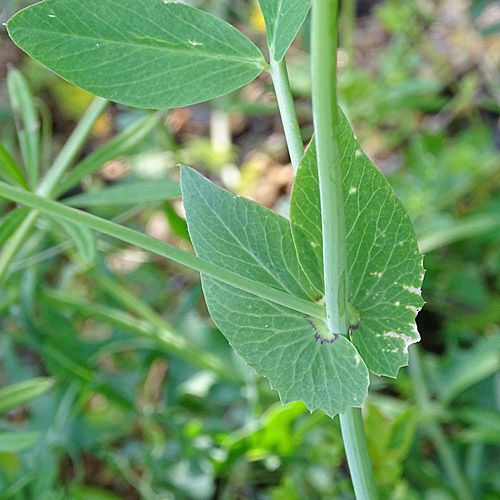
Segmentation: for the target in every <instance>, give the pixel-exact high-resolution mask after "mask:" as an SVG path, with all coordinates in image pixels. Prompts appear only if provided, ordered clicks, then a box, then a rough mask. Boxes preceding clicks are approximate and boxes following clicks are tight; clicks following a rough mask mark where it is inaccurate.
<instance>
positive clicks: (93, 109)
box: [0, 97, 109, 283]
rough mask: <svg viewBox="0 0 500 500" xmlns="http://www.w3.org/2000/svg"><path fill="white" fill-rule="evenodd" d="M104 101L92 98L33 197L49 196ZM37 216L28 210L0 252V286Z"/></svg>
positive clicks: (102, 109) (86, 135)
mask: <svg viewBox="0 0 500 500" xmlns="http://www.w3.org/2000/svg"><path fill="white" fill-rule="evenodd" d="M108 102H109V101H107V100H105V99H101V98H100V97H96V98H95V99H94V100H93V101H92V103H91V105H90V106H89V107H88V109H87V111H86V112H85V114H84V115H83V117H82V119H81V120H80V122H79V123H78V125H77V126H76V128H75V130H74V131H73V133H72V134H71V137H70V138H69V139H68V142H67V143H66V144H65V146H64V147H63V149H62V150H61V152H60V153H59V155H58V156H57V158H56V159H55V161H54V163H53V165H52V167H51V168H50V169H49V171H48V172H47V175H46V176H45V178H44V179H43V181H42V182H41V183H40V185H39V187H38V189H37V194H39V195H41V196H47V197H50V196H51V194H52V192H53V190H54V189H55V188H56V186H57V183H58V182H59V180H60V178H61V176H62V174H63V173H64V172H65V171H66V169H67V168H68V167H69V166H70V165H71V162H72V161H73V160H74V159H75V157H76V156H77V154H78V153H79V152H80V150H81V148H82V147H83V144H84V143H85V141H86V140H87V138H88V136H89V134H90V132H91V131H92V127H93V126H94V124H95V122H96V120H97V119H98V118H99V116H100V115H101V113H102V112H103V111H104V109H105V108H106V106H107V105H108ZM39 215H40V214H39V212H37V211H36V210H35V211H32V212H31V213H30V214H29V215H28V216H27V217H26V219H24V221H23V223H22V224H21V225H20V226H19V228H18V229H17V230H16V232H15V233H14V234H13V235H12V236H11V238H9V241H8V242H7V243H6V244H5V245H4V248H3V250H2V252H1V253H0V283H2V282H3V280H4V279H5V276H6V274H7V271H8V268H9V266H10V264H11V262H12V260H13V259H14V257H15V256H16V255H17V253H18V252H19V250H20V249H21V247H22V246H23V244H24V243H25V241H26V239H27V238H28V236H29V235H30V233H31V231H32V230H33V228H34V227H35V223H36V220H37V219H38V216H39Z"/></svg>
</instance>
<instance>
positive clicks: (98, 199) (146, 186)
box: [64, 179, 181, 207]
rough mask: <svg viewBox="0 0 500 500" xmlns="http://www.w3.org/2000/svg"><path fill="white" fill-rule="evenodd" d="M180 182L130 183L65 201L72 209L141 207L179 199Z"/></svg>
mask: <svg viewBox="0 0 500 500" xmlns="http://www.w3.org/2000/svg"><path fill="white" fill-rule="evenodd" d="M180 195H181V188H180V186H179V183H178V182H174V181H170V180H168V179H163V180H157V181H146V182H145V181H139V182H128V183H123V184H119V185H116V186H112V187H109V188H106V189H102V190H101V191H97V192H95V193H85V194H80V195H78V196H73V197H71V198H67V199H65V200H64V203H65V204H66V205H69V206H72V207H96V206H112V205H139V204H141V203H154V202H158V201H165V200H172V199H174V198H179V197H180Z"/></svg>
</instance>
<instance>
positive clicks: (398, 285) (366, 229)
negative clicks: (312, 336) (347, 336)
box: [290, 111, 424, 377]
mask: <svg viewBox="0 0 500 500" xmlns="http://www.w3.org/2000/svg"><path fill="white" fill-rule="evenodd" d="M339 130H340V135H339V145H340V157H341V158H342V170H343V174H344V177H343V179H342V185H343V194H344V204H345V220H346V233H347V261H348V262H347V264H348V292H349V303H350V305H351V307H352V309H353V310H352V314H351V316H352V318H351V320H352V321H351V324H352V327H351V331H352V342H353V343H354V345H355V346H356V347H357V349H358V351H359V353H360V354H361V357H362V358H363V361H364V362H365V363H366V364H367V366H368V368H369V369H370V371H371V372H373V373H375V374H377V375H387V376H391V377H395V376H396V374H397V372H398V370H399V368H400V367H401V366H404V365H406V364H408V346H409V345H410V344H413V343H414V342H418V340H419V335H418V331H417V328H416V325H415V316H416V314H417V313H418V311H419V310H420V308H421V307H422V305H423V300H422V298H421V296H420V287H421V285H422V280H423V276H424V269H423V266H422V256H421V255H420V253H419V251H418V245H417V239H416V236H415V233H414V231H413V227H412V224H411V221H410V218H409V217H408V215H407V213H406V211H405V209H404V207H403V205H402V204H401V202H400V201H399V200H398V198H397V197H396V195H395V194H394V192H393V190H392V188H391V186H390V185H389V183H388V182H387V180H386V179H385V177H384V176H383V175H382V174H381V173H380V172H379V171H378V170H377V168H376V167H375V165H373V163H372V162H371V161H370V159H369V158H368V157H367V156H366V155H365V154H364V153H363V151H362V150H361V148H360V145H359V143H358V141H357V140H356V138H355V136H354V133H353V131H352V129H351V127H350V125H349V123H348V121H347V119H346V117H345V116H344V115H343V113H342V112H341V111H339ZM290 216H291V223H292V231H293V234H294V238H295V241H296V244H297V250H298V255H299V260H300V262H301V264H302V267H303V269H304V270H305V272H306V273H307V274H308V275H309V276H310V277H311V278H312V279H314V282H315V286H316V287H317V288H320V289H323V275H322V273H321V272H318V269H323V248H322V236H321V234H322V230H321V208H320V198H319V184H318V168H317V161H316V150H315V144H314V141H313V142H312V143H311V145H310V146H309V148H308V150H307V152H306V154H305V157H304V159H303V161H302V164H301V167H300V169H299V172H298V175H297V180H296V181H295V186H294V189H293V194H292V202H291V209H290Z"/></svg>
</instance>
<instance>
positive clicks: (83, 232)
mask: <svg viewBox="0 0 500 500" xmlns="http://www.w3.org/2000/svg"><path fill="white" fill-rule="evenodd" d="M55 220H56V222H57V224H59V225H60V226H61V227H62V228H63V229H64V232H65V233H66V234H67V235H68V236H69V237H70V238H71V239H72V240H73V242H74V243H75V245H76V248H77V250H78V253H79V254H80V257H81V258H82V261H83V263H84V264H87V265H90V264H92V263H94V262H95V261H96V259H97V238H96V237H95V235H94V233H93V232H92V230H91V229H89V228H88V227H85V226H81V225H79V224H74V223H73V222H69V221H67V220H65V219H61V218H57V219H55Z"/></svg>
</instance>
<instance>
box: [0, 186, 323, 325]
mask: <svg viewBox="0 0 500 500" xmlns="http://www.w3.org/2000/svg"><path fill="white" fill-rule="evenodd" d="M0 196H3V197H5V198H8V199H10V200H13V201H16V202H18V203H23V204H24V205H26V206H28V207H31V208H34V209H36V210H38V211H40V212H43V213H46V214H48V215H52V216H54V217H60V218H63V219H66V220H69V221H70V222H74V223H76V224H82V225H84V226H87V227H89V228H90V229H94V230H95V231H98V232H100V233H104V234H107V235H108V236H112V237H113V238H117V239H119V240H121V241H124V242H126V243H130V244H131V245H135V246H137V247H140V248H143V249H144V250H148V251H150V252H153V253H156V254H157V255H160V256H162V257H166V258H167V259H170V260H173V261H174V262H177V263H179V264H182V265H184V266H187V267H190V268H191V269H194V270H195V271H199V272H200V273H205V274H207V275H209V276H212V277H213V278H216V279H218V280H220V281H223V282H224V283H227V284H229V285H232V286H235V287H237V288H239V289H240V290H244V291H246V292H249V293H252V294H254V295H257V296H258V297H261V298H263V299H267V300H270V301H271V302H274V303H276V304H280V305H282V306H285V307H288V308H289V309H294V310H296V311H298V312H301V313H303V314H306V315H308V316H312V317H315V318H319V319H325V311H324V308H323V307H322V306H321V305H319V304H315V303H314V302H309V301H307V300H303V299H300V298H298V297H294V296H293V295H289V294H288V293H286V292H282V291H281V290H277V289H275V288H272V287H269V286H266V285H264V284H262V283H258V282H257V281H254V280H251V279H248V278H245V277H243V276H239V275H238V274H236V273H233V272H231V271H228V270H226V269H222V268H220V267H218V266H216V265H214V264H211V263H210V262H207V261H205V260H203V259H200V258H199V257H197V256H196V255H194V254H192V253H189V252H186V251H185V250H181V249H180V248H177V247H174V246H172V245H168V244H167V243H163V242H162V241H159V240H157V239H155V238H152V237H151V236H148V235H146V234H143V233H140V232H138V231H134V230H132V229H129V228H127V227H123V226H120V225H119V224H115V223H114V222H110V221H108V220H105V219H101V218H100V217H96V216H95V215H92V214H89V213H86V212H82V211H80V210H75V209H74V208H70V207H66V206H64V205H62V204H61V203H57V202H55V201H52V200H48V199H47V198H42V197H41V196H38V195H36V194H33V193H30V192H28V191H25V190H24V189H20V188H17V187H12V186H9V185H8V184H5V183H4V182H0Z"/></svg>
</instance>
